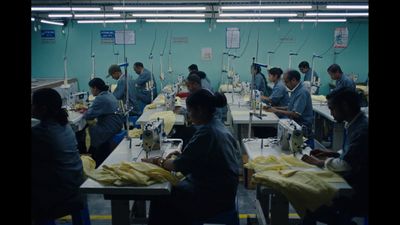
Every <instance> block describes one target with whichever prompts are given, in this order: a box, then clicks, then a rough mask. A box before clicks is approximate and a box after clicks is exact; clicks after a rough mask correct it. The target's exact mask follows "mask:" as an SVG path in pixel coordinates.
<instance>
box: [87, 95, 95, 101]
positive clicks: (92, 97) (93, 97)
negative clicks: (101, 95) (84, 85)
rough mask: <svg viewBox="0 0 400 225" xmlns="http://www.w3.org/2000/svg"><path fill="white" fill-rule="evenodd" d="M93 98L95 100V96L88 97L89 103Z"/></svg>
mask: <svg viewBox="0 0 400 225" xmlns="http://www.w3.org/2000/svg"><path fill="white" fill-rule="evenodd" d="M95 98H96V97H95V96H93V95H89V97H88V100H89V101H90V102H91V101H93V100H94V99H95Z"/></svg>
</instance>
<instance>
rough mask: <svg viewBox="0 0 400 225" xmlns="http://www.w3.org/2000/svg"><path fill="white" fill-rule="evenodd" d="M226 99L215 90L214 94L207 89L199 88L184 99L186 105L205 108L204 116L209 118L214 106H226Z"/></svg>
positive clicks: (214, 108)
mask: <svg viewBox="0 0 400 225" xmlns="http://www.w3.org/2000/svg"><path fill="white" fill-rule="evenodd" d="M226 104H227V100H226V97H225V95H223V94H221V93H219V92H215V93H214V94H213V93H212V92H211V91H209V90H207V89H200V90H198V91H196V92H194V93H193V94H191V95H189V97H188V98H187V99H186V105H187V106H188V107H200V108H203V109H205V111H206V115H205V116H206V117H207V118H208V119H211V118H212V116H213V114H214V112H215V110H216V108H221V107H224V106H226Z"/></svg>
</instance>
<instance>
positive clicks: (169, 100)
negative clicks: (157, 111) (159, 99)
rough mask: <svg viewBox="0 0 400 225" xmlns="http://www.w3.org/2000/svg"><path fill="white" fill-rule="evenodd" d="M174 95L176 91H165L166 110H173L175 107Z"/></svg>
mask: <svg viewBox="0 0 400 225" xmlns="http://www.w3.org/2000/svg"><path fill="white" fill-rule="evenodd" d="M175 95H176V92H170V93H165V94H164V96H165V107H166V109H167V110H174V108H175Z"/></svg>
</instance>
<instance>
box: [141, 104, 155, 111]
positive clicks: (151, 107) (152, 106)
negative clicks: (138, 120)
mask: <svg viewBox="0 0 400 225" xmlns="http://www.w3.org/2000/svg"><path fill="white" fill-rule="evenodd" d="M155 108H157V105H156V104H155V103H150V104H148V105H146V106H145V107H144V109H143V111H144V112H146V111H149V110H150V109H155Z"/></svg>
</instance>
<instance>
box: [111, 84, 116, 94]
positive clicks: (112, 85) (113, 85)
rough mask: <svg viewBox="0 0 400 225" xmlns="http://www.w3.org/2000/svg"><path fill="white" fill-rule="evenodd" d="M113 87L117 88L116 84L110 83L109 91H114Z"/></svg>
mask: <svg viewBox="0 0 400 225" xmlns="http://www.w3.org/2000/svg"><path fill="white" fill-rule="evenodd" d="M115 88H117V84H111V88H110V90H111V92H114V90H115Z"/></svg>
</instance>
